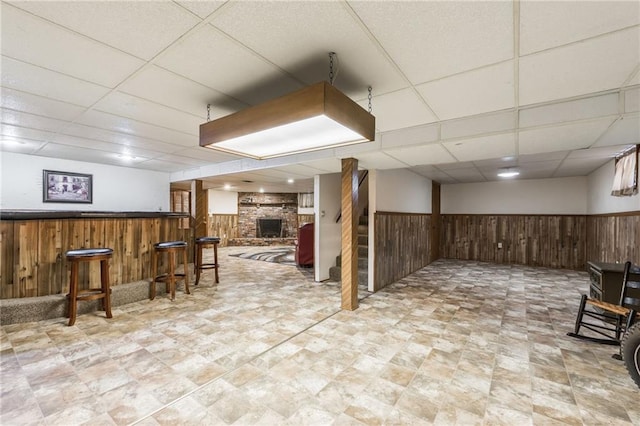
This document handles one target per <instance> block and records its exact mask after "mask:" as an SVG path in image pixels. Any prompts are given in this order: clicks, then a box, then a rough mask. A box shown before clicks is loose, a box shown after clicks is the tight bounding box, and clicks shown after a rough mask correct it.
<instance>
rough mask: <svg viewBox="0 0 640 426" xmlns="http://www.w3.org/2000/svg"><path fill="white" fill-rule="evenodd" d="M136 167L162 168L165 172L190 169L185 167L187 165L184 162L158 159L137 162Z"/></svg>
mask: <svg viewBox="0 0 640 426" xmlns="http://www.w3.org/2000/svg"><path fill="white" fill-rule="evenodd" d="M136 168H139V169H147V170H161V171H164V172H178V171H187V170H188V168H185V165H184V164H183V163H175V162H173V161H165V160H156V159H153V160H147V161H142V162H140V163H136Z"/></svg>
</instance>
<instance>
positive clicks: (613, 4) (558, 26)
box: [520, 1, 640, 55]
mask: <svg viewBox="0 0 640 426" xmlns="http://www.w3.org/2000/svg"><path fill="white" fill-rule="evenodd" d="M639 23H640V3H638V2H636V1H546V2H539V1H535V2H534V1H524V2H521V3H520V53H521V54H523V55H526V54H529V53H532V52H536V51H539V50H544V49H548V48H551V47H555V46H561V45H564V44H567V43H572V42H575V41H579V40H582V39H585V38H590V37H593V36H597V35H600V34H606V33H609V32H611V31H615V30H619V29H621V28H626V27H630V26H632V25H637V24H639Z"/></svg>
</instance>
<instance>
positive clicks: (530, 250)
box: [440, 214, 587, 270]
mask: <svg viewBox="0 0 640 426" xmlns="http://www.w3.org/2000/svg"><path fill="white" fill-rule="evenodd" d="M441 221H442V226H441V244H440V254H441V256H442V257H443V258H447V259H465V260H479V261H484V262H495V263H515V264H521V265H530V266H546V267H550V268H567V269H576V270H584V269H585V268H586V261H587V256H586V241H587V217H586V216H584V215H576V216H564V215H557V216H556V215H452V214H445V215H442V216H441ZM499 242H501V243H502V248H501V249H499V248H498V243H499Z"/></svg>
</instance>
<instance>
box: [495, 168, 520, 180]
mask: <svg viewBox="0 0 640 426" xmlns="http://www.w3.org/2000/svg"><path fill="white" fill-rule="evenodd" d="M519 174H520V172H519V171H517V170H516V169H502V171H500V172H499V173H498V176H499V177H501V178H510V177H514V176H518V175H519Z"/></svg>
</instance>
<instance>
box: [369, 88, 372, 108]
mask: <svg viewBox="0 0 640 426" xmlns="http://www.w3.org/2000/svg"><path fill="white" fill-rule="evenodd" d="M371 90H372V89H371V86H369V114H371V111H372V109H371Z"/></svg>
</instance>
